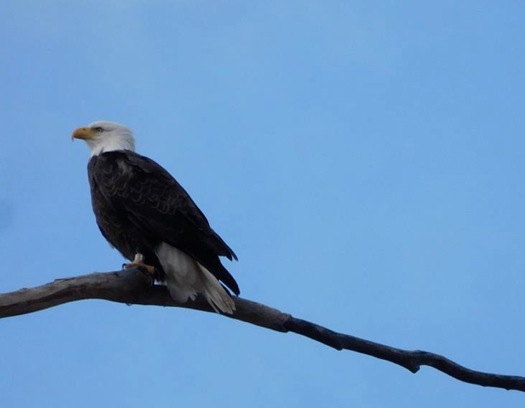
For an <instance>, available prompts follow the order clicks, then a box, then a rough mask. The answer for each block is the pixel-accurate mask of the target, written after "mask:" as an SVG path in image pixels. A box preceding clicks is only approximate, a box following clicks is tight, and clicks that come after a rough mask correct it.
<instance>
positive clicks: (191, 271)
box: [155, 242, 235, 314]
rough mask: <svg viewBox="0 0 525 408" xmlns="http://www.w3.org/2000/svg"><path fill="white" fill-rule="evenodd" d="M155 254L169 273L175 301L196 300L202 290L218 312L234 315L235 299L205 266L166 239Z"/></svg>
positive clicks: (169, 286)
mask: <svg viewBox="0 0 525 408" xmlns="http://www.w3.org/2000/svg"><path fill="white" fill-rule="evenodd" d="M155 253H156V254H157V257H158V258H159V261H160V264H161V265H162V267H163V268H164V272H165V273H166V285H167V286H168V290H169V292H170V294H171V296H172V297H173V298H174V299H175V300H178V301H179V302H186V301H188V299H191V300H194V299H195V297H196V296H197V294H198V293H200V294H202V295H203V296H204V297H205V298H206V300H207V301H208V303H209V304H210V306H211V307H212V308H213V310H215V311H216V312H217V313H219V312H222V313H228V314H233V312H234V311H235V303H234V302H233V299H232V298H231V297H230V295H228V293H227V292H226V289H224V288H223V287H222V285H221V284H220V283H219V281H218V280H217V278H216V277H215V276H213V274H212V273H211V272H210V271H208V270H207V269H206V268H205V267H204V266H202V265H201V264H200V263H198V262H197V261H195V260H194V259H193V258H191V257H190V256H188V255H186V254H185V253H184V252H182V251H180V250H178V249H177V248H175V247H172V246H171V245H169V244H167V243H165V242H162V243H161V244H160V245H159V246H158V247H157V248H156V250H155Z"/></svg>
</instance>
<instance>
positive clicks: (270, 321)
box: [0, 268, 525, 391]
mask: <svg viewBox="0 0 525 408" xmlns="http://www.w3.org/2000/svg"><path fill="white" fill-rule="evenodd" d="M84 299H104V300H110V301H113V302H120V303H126V304H140V305H156V306H175V307H184V308H189V309H196V310H201V311H205V312H213V310H212V309H211V308H210V306H209V305H208V303H207V302H206V301H205V300H204V299H202V298H198V299H197V300H196V301H194V302H188V303H184V304H182V303H179V302H177V301H175V300H173V299H172V298H171V297H170V295H169V294H168V291H167V290H166V288H165V287H164V286H158V285H152V281H151V277H150V276H148V275H147V274H145V273H143V272H141V271H140V270H139V269H137V268H132V269H127V270H123V271H116V272H107V273H92V274H89V275H83V276H77V277H74V278H68V279H58V280H56V281H54V282H51V283H48V284H47V285H43V286H38V287H36V288H30V289H20V290H18V291H15V292H11V293H5V294H0V318H1V317H10V316H16V315H21V314H26V313H32V312H37V311H39V310H44V309H47V308H50V307H54V306H58V305H61V304H64V303H68V302H74V301H77V300H84ZM234 300H235V305H236V308H237V310H236V312H235V314H234V315H233V316H228V317H231V318H233V319H237V320H242V321H244V322H247V323H251V324H255V325H257V326H262V327H266V328H268V329H272V330H276V331H279V332H283V333H286V332H293V333H297V334H300V335H302V336H306V337H309V338H311V339H313V340H315V341H318V342H321V343H323V344H325V345H327V346H330V347H333V348H335V349H336V350H352V351H356V352H358V353H363V354H367V355H369V356H372V357H376V358H380V359H383V360H387V361H390V362H392V363H395V364H398V365H400V366H402V367H404V368H406V369H407V370H409V371H411V372H412V373H416V372H417V371H418V370H419V369H420V368H421V366H430V367H434V368H435V369H436V370H439V371H441V372H443V373H445V374H448V375H450V376H451V377H454V378H456V379H458V380H460V381H464V382H468V383H471V384H477V385H481V386H485V387H496V388H504V389H507V390H519V391H525V377H519V376H510V375H498V374H490V373H484V372H480V371H474V370H471V369H468V368H466V367H463V366H461V365H459V364H457V363H455V362H454V361H451V360H449V359H447V358H445V357H443V356H440V355H438V354H434V353H430V352H427V351H419V350H416V351H409V350H402V349H398V348H394V347H390V346H386V345H383V344H379V343H374V342H372V341H369V340H364V339H360V338H358V337H354V336H350V335H348V334H342V333H337V332H334V331H332V330H329V329H327V328H325V327H322V326H319V325H317V324H314V323H311V322H308V321H305V320H301V319H297V318H295V317H293V316H291V315H289V314H287V313H282V312H281V311H279V310H277V309H273V308H271V307H268V306H265V305H263V304H261V303H256V302H252V301H250V300H246V299H242V298H234Z"/></svg>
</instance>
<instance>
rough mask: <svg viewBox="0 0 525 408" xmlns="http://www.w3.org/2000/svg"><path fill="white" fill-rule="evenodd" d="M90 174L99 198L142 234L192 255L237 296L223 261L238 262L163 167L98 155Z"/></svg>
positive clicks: (124, 155)
mask: <svg viewBox="0 0 525 408" xmlns="http://www.w3.org/2000/svg"><path fill="white" fill-rule="evenodd" d="M91 173H92V177H93V178H94V180H95V182H96V183H97V186H98V189H99V191H100V193H101V194H102V195H103V196H104V197H105V198H106V200H107V201H108V202H109V203H111V205H112V206H113V207H114V208H115V209H117V210H118V211H119V213H120V214H121V215H122V216H125V217H126V218H127V219H128V220H129V221H130V222H131V223H132V224H133V225H134V226H135V227H136V228H137V229H138V230H140V231H141V233H143V234H144V235H145V236H148V237H155V239H157V240H158V241H157V244H158V243H160V242H162V241H164V242H166V243H168V244H169V245H172V246H174V247H176V248H178V249H180V250H181V251H183V252H184V253H186V254H188V255H190V256H191V257H193V258H194V259H195V260H196V261H198V262H199V263H201V264H202V265H203V266H204V267H205V268H206V269H208V270H209V271H210V272H212V273H213V274H214V275H215V276H216V277H217V278H218V279H219V280H221V281H223V282H224V284H225V285H226V286H228V287H229V288H230V289H231V290H232V291H233V292H234V293H235V294H239V287H238V285H237V283H236V282H235V279H234V278H233V277H232V276H231V275H230V273H229V272H228V271H227V270H226V268H224V266H223V265H222V264H221V262H220V260H219V256H225V257H227V258H228V259H230V260H232V259H237V256H236V255H235V253H234V252H233V251H232V249H231V248H230V247H229V246H228V245H227V244H226V243H225V242H224V241H223V240H222V238H221V237H220V236H219V235H218V234H217V233H216V232H215V231H213V229H212V228H211V227H210V224H209V223H208V220H207V219H206V217H205V216H204V214H203V213H202V211H201V210H200V209H199V208H198V207H197V205H196V204H195V203H194V202H193V200H192V199H191V197H190V196H189V195H188V193H187V192H186V190H184V188H182V186H181V185H180V184H179V183H178V182H177V181H176V180H175V179H174V178H173V177H172V176H171V175H170V174H169V173H168V172H167V171H166V170H165V169H164V168H163V167H161V166H160V165H159V164H157V163H156V162H154V161H153V160H151V159H149V158H147V157H144V156H141V155H139V154H137V153H134V152H131V151H115V152H107V153H102V154H101V155H99V156H98V157H97V160H96V171H95V170H93V171H92V172H91Z"/></svg>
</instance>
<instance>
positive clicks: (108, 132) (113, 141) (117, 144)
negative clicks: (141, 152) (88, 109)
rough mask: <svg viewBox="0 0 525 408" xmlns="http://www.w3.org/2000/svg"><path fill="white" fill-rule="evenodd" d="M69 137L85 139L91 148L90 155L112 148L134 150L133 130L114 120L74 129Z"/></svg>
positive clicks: (111, 149)
mask: <svg viewBox="0 0 525 408" xmlns="http://www.w3.org/2000/svg"><path fill="white" fill-rule="evenodd" d="M71 138H72V139H73V140H75V139H82V140H85V141H86V143H87V144H88V146H89V149H90V150H91V157H93V156H97V155H99V154H100V153H104V152H111V151H114V150H131V151H133V152H134V151H135V138H134V137H133V131H132V130H131V129H130V128H128V127H126V126H124V125H121V124H119V123H115V122H106V121H98V122H93V123H91V124H89V125H88V126H86V127H81V128H78V129H76V130H75V131H74V132H73V134H72V135H71Z"/></svg>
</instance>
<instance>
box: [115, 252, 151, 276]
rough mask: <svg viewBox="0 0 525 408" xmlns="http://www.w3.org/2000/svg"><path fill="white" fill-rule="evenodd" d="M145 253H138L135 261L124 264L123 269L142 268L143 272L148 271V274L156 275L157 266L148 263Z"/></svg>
mask: <svg viewBox="0 0 525 408" xmlns="http://www.w3.org/2000/svg"><path fill="white" fill-rule="evenodd" d="M143 261H144V255H142V254H139V253H136V254H135V258H134V259H133V262H131V263H125V264H122V269H129V268H135V267H136V268H140V270H142V271H143V272H146V273H147V274H148V275H155V272H156V270H155V267H154V266H152V265H147V264H145V263H144V262H143Z"/></svg>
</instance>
